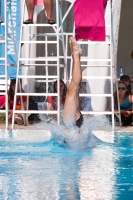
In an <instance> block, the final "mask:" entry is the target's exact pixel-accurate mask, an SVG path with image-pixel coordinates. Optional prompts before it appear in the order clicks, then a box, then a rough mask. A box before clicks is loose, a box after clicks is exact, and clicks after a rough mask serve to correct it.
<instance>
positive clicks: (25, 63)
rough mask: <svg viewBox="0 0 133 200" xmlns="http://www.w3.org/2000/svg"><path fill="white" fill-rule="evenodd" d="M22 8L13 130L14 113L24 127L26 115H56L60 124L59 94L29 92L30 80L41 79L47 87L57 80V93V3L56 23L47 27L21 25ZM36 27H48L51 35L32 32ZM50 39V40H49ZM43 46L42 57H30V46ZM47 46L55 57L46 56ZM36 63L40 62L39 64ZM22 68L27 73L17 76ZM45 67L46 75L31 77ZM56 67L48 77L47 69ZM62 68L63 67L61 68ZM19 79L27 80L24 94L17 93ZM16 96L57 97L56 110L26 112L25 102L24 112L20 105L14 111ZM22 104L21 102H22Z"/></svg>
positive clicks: (58, 70)
mask: <svg viewBox="0 0 133 200" xmlns="http://www.w3.org/2000/svg"><path fill="white" fill-rule="evenodd" d="M24 6H25V2H23V6H22V18H21V31H20V33H21V34H20V47H19V53H18V55H19V58H18V63H17V75H16V88H15V94H16V95H15V96H14V109H13V120H12V129H14V113H16V112H17V113H21V114H22V115H23V117H24V125H27V122H28V120H27V117H28V114H57V121H58V124H59V122H60V114H59V113H60V103H59V102H60V96H59V93H49V92H48V87H47V88H46V91H45V92H44V93H38V92H37V93H35V92H29V80H30V79H34V80H35V79H43V80H42V82H45V83H46V85H47V86H48V83H49V82H51V81H54V80H58V82H57V83H58V84H57V88H58V91H59V80H60V67H62V66H61V65H60V62H59V59H60V58H61V57H60V56H59V39H60V38H59V37H60V36H61V33H59V17H58V13H59V2H58V0H56V20H55V21H56V23H55V24H54V25H52V26H51V25H49V24H42V23H41V24H37V23H35V24H29V25H25V24H23V16H24ZM36 27H48V28H51V29H52V30H53V32H51V33H35V32H33V29H34V28H36ZM24 31H26V32H27V34H26V36H27V37H26V38H24V37H23V35H24ZM37 37H45V39H44V40H37ZM51 38H52V40H51ZM40 43H41V44H44V45H45V51H46V52H45V55H44V56H38V57H31V56H30V55H31V52H32V50H33V47H34V46H32V45H36V44H40ZM25 44H26V45H27V46H26V48H24V50H25V51H27V57H23V53H22V51H21V47H22V45H25ZM49 45H53V47H54V48H55V49H56V56H49V55H48V54H47V50H48V47H49ZM36 62H40V63H39V64H38V63H36ZM20 66H22V69H24V68H26V67H27V68H28V70H27V72H26V74H25V75H20V74H19V68H20ZM42 66H45V67H46V75H31V73H30V70H31V69H33V68H35V67H42ZM51 66H52V67H56V69H57V74H56V75H49V74H48V68H49V67H51ZM63 67H64V66H63ZM20 79H22V80H23V79H27V80H28V81H27V82H28V83H27V87H28V89H27V90H28V91H27V92H26V93H22V92H19V93H18V92H17V88H18V83H19V81H20ZM17 96H21V100H22V96H27V97H28V99H29V96H34V97H39V96H45V97H47V96H57V97H58V105H59V106H58V110H57V111H48V110H41V111H40V110H28V104H29V100H27V108H26V110H24V107H23V105H22V110H16V109H15V105H16V98H17ZM22 102H23V101H22Z"/></svg>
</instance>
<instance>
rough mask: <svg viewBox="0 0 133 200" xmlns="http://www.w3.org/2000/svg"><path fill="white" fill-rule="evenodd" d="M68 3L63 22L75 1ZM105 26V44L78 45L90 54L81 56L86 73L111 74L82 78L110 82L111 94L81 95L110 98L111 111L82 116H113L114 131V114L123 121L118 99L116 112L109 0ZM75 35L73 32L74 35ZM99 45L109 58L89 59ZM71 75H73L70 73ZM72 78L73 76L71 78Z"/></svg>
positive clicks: (93, 112) (84, 76) (89, 42)
mask: <svg viewBox="0 0 133 200" xmlns="http://www.w3.org/2000/svg"><path fill="white" fill-rule="evenodd" d="M67 1H68V2H70V3H71V4H70V7H69V9H68V10H67V12H66V14H65V16H64V18H63V21H65V19H66V17H67V15H68V14H69V12H70V10H71V9H72V7H73V4H74V1H73V0H67ZM107 15H108V20H107ZM105 19H106V21H105V26H106V41H104V42H95V41H84V40H79V41H78V43H79V44H80V45H81V47H82V48H83V50H84V49H85V51H86V52H88V53H87V54H84V53H83V54H82V56H81V66H82V68H86V71H88V69H90V70H93V69H98V70H99V69H101V70H103V69H108V71H109V73H108V74H107V75H102V76H101V75H99V74H97V75H95V74H93V75H88V73H86V75H83V76H82V78H83V80H86V81H91V80H95V82H93V84H98V81H100V80H104V81H108V82H110V86H109V90H110V91H109V92H108V93H107V92H106V93H95V94H93V93H92V92H90V91H89V92H88V93H87V94H80V96H82V97H91V98H97V99H98V98H109V99H110V102H111V111H107V110H105V111H97V110H96V109H95V111H94V110H93V111H83V112H82V114H85V115H88V114H89V115H111V116H112V129H113V130H114V126H115V124H114V114H116V115H117V116H118V118H119V121H120V123H121V119H120V105H119V99H118V111H114V94H113V91H114V88H113V85H114V84H115V85H116V90H117V98H118V87H117V76H116V66H114V61H113V59H114V58H113V35H112V11H111V1H110V0H109V1H108V3H107V7H106V12H105ZM74 34H75V33H74V32H73V35H74ZM97 45H103V46H105V48H107V49H108V51H109V56H108V57H106V58H105V57H104V56H103V58H91V57H89V53H90V52H91V47H92V48H93V47H94V46H97ZM67 59H70V58H69V57H67ZM71 71H72V62H71ZM70 74H71V73H70ZM70 78H71V76H70Z"/></svg>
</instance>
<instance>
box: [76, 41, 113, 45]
mask: <svg viewBox="0 0 133 200" xmlns="http://www.w3.org/2000/svg"><path fill="white" fill-rule="evenodd" d="M78 44H95V45H96V44H111V42H110V41H104V42H100V41H99V42H98V41H97V42H94V41H90V40H88V41H80V40H78Z"/></svg>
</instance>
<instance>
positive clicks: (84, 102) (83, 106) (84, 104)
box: [79, 85, 91, 111]
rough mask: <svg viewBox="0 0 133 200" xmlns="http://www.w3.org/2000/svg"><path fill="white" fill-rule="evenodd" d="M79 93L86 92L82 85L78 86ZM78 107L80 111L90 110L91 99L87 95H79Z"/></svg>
mask: <svg viewBox="0 0 133 200" xmlns="http://www.w3.org/2000/svg"><path fill="white" fill-rule="evenodd" d="M79 93H80V94H86V93H87V91H86V88H85V86H84V85H81V86H80V89H79ZM79 107H80V110H81V111H90V110H91V99H90V98H89V97H79Z"/></svg>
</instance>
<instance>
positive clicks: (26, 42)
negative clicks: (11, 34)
mask: <svg viewBox="0 0 133 200" xmlns="http://www.w3.org/2000/svg"><path fill="white" fill-rule="evenodd" d="M21 43H24V44H57V41H21Z"/></svg>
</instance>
